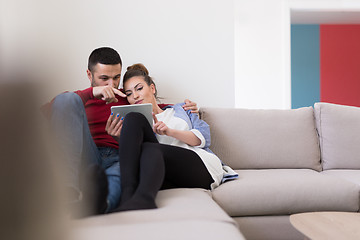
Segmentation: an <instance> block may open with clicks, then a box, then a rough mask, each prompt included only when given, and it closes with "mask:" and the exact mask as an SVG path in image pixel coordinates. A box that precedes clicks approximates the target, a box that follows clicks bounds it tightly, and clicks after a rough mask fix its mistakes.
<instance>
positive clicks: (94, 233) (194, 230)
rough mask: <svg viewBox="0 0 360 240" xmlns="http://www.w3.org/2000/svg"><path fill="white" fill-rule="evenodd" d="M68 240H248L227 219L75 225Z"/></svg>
mask: <svg viewBox="0 0 360 240" xmlns="http://www.w3.org/2000/svg"><path fill="white" fill-rule="evenodd" d="M68 239H69V240H98V239H106V240H118V239H124V240H144V239H147V240H152V239H154V240H169V239H172V240H184V239H190V240H198V239H207V240H219V239H227V240H245V238H244V237H243V235H242V234H241V233H240V231H239V229H238V228H237V227H236V226H235V225H233V224H229V223H227V222H214V221H207V220H181V221H168V222H166V221H162V222H147V223H143V222H142V223H141V222H140V223H133V224H121V225H109V226H93V227H91V228H88V227H84V228H75V229H73V231H72V232H71V234H70V238H68Z"/></svg>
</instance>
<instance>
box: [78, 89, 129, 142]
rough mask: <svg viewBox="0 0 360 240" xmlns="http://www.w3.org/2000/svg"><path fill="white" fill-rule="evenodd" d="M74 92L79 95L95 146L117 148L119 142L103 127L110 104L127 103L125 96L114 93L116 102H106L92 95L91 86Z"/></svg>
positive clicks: (107, 116)
mask: <svg viewBox="0 0 360 240" xmlns="http://www.w3.org/2000/svg"><path fill="white" fill-rule="evenodd" d="M75 93H76V94H78V95H79V96H80V97H81V99H82V101H83V103H84V106H85V111H86V116H87V120H88V124H89V128H90V132H91V135H92V137H93V139H94V142H95V144H96V146H98V147H112V148H118V147H119V146H118V145H119V143H118V142H117V141H116V140H115V139H114V138H113V137H111V136H110V135H109V134H107V132H106V131H105V127H106V122H107V120H108V118H109V116H110V114H111V111H110V108H111V106H119V105H127V104H129V103H128V101H127V100H126V98H122V97H119V96H117V95H116V98H117V99H118V100H119V101H118V102H117V103H109V104H106V102H105V101H103V100H100V99H97V98H95V97H94V95H93V91H92V87H90V88H87V89H85V90H78V91H75Z"/></svg>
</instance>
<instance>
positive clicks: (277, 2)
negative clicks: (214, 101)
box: [234, 0, 291, 108]
mask: <svg viewBox="0 0 360 240" xmlns="http://www.w3.org/2000/svg"><path fill="white" fill-rule="evenodd" d="M234 31H235V106H236V107H242V108H289V107H290V104H291V103H290V90H291V87H290V12H289V8H288V7H287V1H284V0H271V1H269V0H252V1H242V0H235V29H234Z"/></svg>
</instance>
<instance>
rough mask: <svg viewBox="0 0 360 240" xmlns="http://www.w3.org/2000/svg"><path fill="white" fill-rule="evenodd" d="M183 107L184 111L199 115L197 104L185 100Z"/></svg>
mask: <svg viewBox="0 0 360 240" xmlns="http://www.w3.org/2000/svg"><path fill="white" fill-rule="evenodd" d="M184 102H185V105H184V106H183V109H184V110H185V111H187V110H191V112H192V113H199V109H198V107H197V104H196V103H195V102H192V101H190V100H189V99H185V101H184Z"/></svg>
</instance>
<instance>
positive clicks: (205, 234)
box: [72, 103, 360, 239]
mask: <svg viewBox="0 0 360 240" xmlns="http://www.w3.org/2000/svg"><path fill="white" fill-rule="evenodd" d="M201 117H202V118H203V119H204V120H205V121H206V122H207V123H209V125H210V127H211V134H212V145H211V149H212V150H213V151H214V152H215V153H216V154H217V155H218V156H219V157H220V158H221V159H222V160H223V161H224V162H225V163H226V164H228V165H229V166H231V167H232V168H233V169H234V170H236V172H238V174H239V179H237V180H233V181H230V182H227V183H225V184H223V185H221V186H220V187H218V188H216V189H215V190H214V191H212V192H209V191H206V190H203V189H172V190H165V191H161V192H159V194H158V197H157V203H158V206H159V209H156V210H146V211H130V212H123V213H115V214H109V215H103V216H96V217H90V218H87V219H82V220H78V221H75V222H74V224H73V232H72V236H73V238H74V239H99V238H100V237H101V238H104V239H220V238H221V239H244V237H245V238H246V239H303V236H302V235H301V234H300V233H299V232H297V231H296V230H295V229H294V228H293V227H292V226H291V224H290V222H289V216H290V215H291V214H294V213H300V212H310V211H350V212H357V211H359V196H360V171H359V169H360V108H356V107H349V106H341V105H335V104H328V103H316V104H315V106H314V108H312V107H305V108H300V109H293V110H253V109H252V110H251V109H224V108H222V109H220V108H202V109H201ZM239 230H240V231H239Z"/></svg>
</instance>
